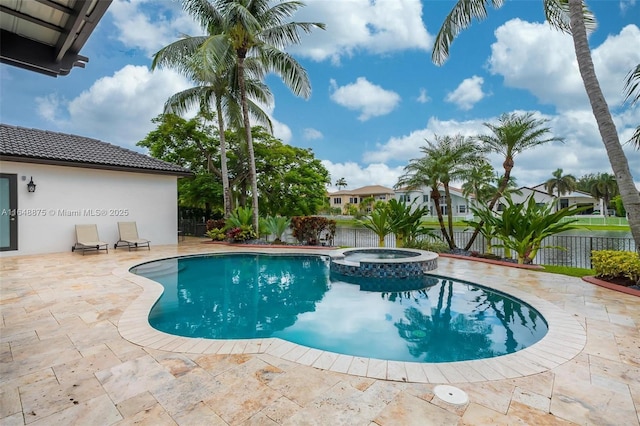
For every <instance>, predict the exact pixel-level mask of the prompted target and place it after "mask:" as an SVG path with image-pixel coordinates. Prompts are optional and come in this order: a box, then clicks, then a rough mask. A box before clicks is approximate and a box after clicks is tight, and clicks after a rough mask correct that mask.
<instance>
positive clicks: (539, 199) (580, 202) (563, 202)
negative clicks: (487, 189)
mask: <svg viewBox="0 0 640 426" xmlns="http://www.w3.org/2000/svg"><path fill="white" fill-rule="evenodd" d="M518 190H519V191H520V192H522V195H517V194H511V200H512V201H513V202H515V203H516V204H520V203H523V202H524V201H525V200H526V199H527V198H528V197H529V196H530V195H531V194H533V198H534V199H535V200H536V203H538V204H547V203H549V202H555V210H556V211H557V210H558V209H562V208H565V207H570V206H578V207H587V209H586V210H585V211H584V212H582V213H581V214H592V213H593V212H594V211H599V212H602V211H603V209H602V201H601V200H597V199H596V198H594V197H593V196H591V194H588V193H586V192H582V191H572V192H570V193H567V194H563V195H561V196H560V197H558V194H557V193H554V194H549V193H548V192H547V190H546V189H545V187H544V183H541V184H540V185H536V186H533V187H527V186H523V187H521V188H518ZM501 204H504V203H501ZM498 210H500V207H498Z"/></svg>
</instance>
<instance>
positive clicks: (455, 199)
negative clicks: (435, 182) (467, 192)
mask: <svg viewBox="0 0 640 426" xmlns="http://www.w3.org/2000/svg"><path fill="white" fill-rule="evenodd" d="M439 192H440V211H441V212H442V214H443V215H446V214H447V204H446V201H445V195H444V187H442V185H440V190H439ZM449 194H451V209H452V210H453V216H454V217H455V216H467V215H469V214H470V210H469V206H470V205H471V202H470V200H469V199H468V198H467V197H465V196H464V195H463V194H462V190H461V189H458V188H454V187H449ZM395 198H396V199H397V200H398V201H403V202H405V203H413V206H415V208H420V207H423V206H426V207H427V209H428V211H429V216H437V215H438V213H437V212H436V210H435V204H434V203H433V200H432V199H431V188H428V187H426V186H423V187H421V188H417V189H411V190H409V189H407V188H399V189H398V190H396V195H395Z"/></svg>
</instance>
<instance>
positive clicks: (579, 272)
mask: <svg viewBox="0 0 640 426" xmlns="http://www.w3.org/2000/svg"><path fill="white" fill-rule="evenodd" d="M542 266H544V270H543V271H542V272H551V273H552V274H560V275H568V276H570V277H578V278H582V277H586V276H593V275H595V274H596V271H594V270H593V269H587V268H572V267H571V266H555V265H542Z"/></svg>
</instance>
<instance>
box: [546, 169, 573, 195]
mask: <svg viewBox="0 0 640 426" xmlns="http://www.w3.org/2000/svg"><path fill="white" fill-rule="evenodd" d="M551 174H552V175H553V177H552V178H550V179H549V180H547V181H546V182H545V184H544V187H545V189H546V190H547V193H549V195H553V191H554V190H555V191H556V192H557V193H558V199H559V198H560V197H561V196H562V195H564V194H567V193H569V192H572V191H575V190H576V187H577V183H576V178H575V177H574V176H573V175H563V174H562V169H557V170H556V171H555V172H553V173H551ZM558 202H560V201H559V200H558Z"/></svg>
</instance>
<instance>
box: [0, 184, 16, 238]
mask: <svg viewBox="0 0 640 426" xmlns="http://www.w3.org/2000/svg"><path fill="white" fill-rule="evenodd" d="M17 187H18V176H17V175H11V174H6V173H0V251H7V250H18V214H17V208H18V193H17Z"/></svg>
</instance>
